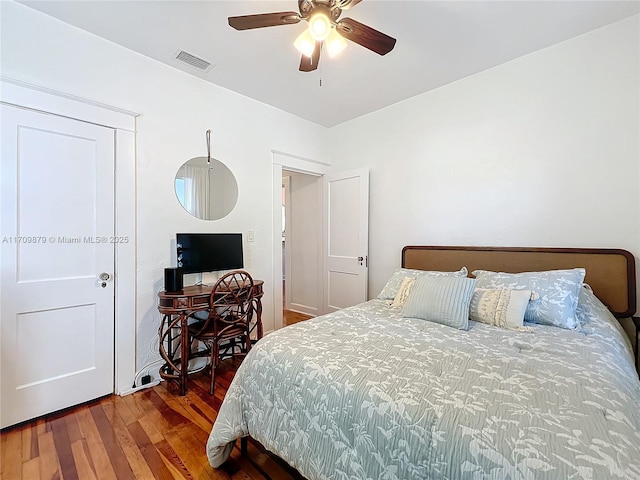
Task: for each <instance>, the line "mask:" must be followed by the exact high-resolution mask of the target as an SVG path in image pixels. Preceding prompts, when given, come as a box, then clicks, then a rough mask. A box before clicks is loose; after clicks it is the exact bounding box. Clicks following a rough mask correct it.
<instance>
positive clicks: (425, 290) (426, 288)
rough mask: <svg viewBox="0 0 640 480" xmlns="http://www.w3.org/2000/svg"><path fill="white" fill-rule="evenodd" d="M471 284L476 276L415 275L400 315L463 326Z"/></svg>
mask: <svg viewBox="0 0 640 480" xmlns="http://www.w3.org/2000/svg"><path fill="white" fill-rule="evenodd" d="M475 286H476V280H475V279H473V278H465V277H418V278H416V282H415V284H414V286H413V289H412V290H411V294H410V295H409V298H407V302H406V303H405V305H404V308H403V310H402V316H403V317H413V318H421V319H423V320H428V321H430V322H436V323H441V324H443V325H448V326H449V327H454V328H459V329H461V330H467V329H468V328H469V303H470V302H471V296H472V295H473V290H474V288H475Z"/></svg>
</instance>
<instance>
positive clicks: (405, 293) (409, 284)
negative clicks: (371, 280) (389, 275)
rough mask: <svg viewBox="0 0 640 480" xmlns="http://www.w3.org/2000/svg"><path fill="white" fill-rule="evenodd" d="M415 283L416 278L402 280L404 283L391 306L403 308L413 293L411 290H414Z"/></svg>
mask: <svg viewBox="0 0 640 480" xmlns="http://www.w3.org/2000/svg"><path fill="white" fill-rule="evenodd" d="M415 283H416V279H415V278H411V277H404V278H403V279H402V283H401V284H400V289H399V290H398V293H396V298H394V299H393V302H392V303H391V306H392V307H402V306H403V305H404V304H405V302H406V301H407V298H408V297H409V294H410V293H411V290H412V289H413V285H414V284H415Z"/></svg>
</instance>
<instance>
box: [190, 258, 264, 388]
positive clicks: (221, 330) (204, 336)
mask: <svg viewBox="0 0 640 480" xmlns="http://www.w3.org/2000/svg"><path fill="white" fill-rule="evenodd" d="M252 316H253V278H251V275H249V273H248V272H245V271H244V270H235V271H232V272H229V273H227V274H226V275H224V276H222V277H220V279H218V281H217V282H216V284H215V285H214V286H213V290H212V291H211V295H210V296H209V309H208V316H207V318H206V319H204V320H201V319H198V318H197V317H195V316H194V317H192V318H194V319H195V320H196V322H195V323H192V324H191V325H189V337H190V338H191V339H195V340H198V341H200V342H202V343H204V344H205V345H207V347H208V349H209V350H208V353H209V354H210V367H211V389H210V393H211V394H212V395H213V390H214V385H215V381H216V369H217V367H218V364H219V363H220V357H221V355H220V345H221V344H224V345H225V346H226V349H225V350H223V351H224V352H226V353H229V351H230V354H231V355H242V356H244V355H246V354H247V353H248V352H249V350H250V349H251V338H250V336H249V335H250V324H251V318H252ZM238 340H240V341H241V342H240V343H239V344H238V343H236V342H237V341H238ZM238 346H239V347H240V351H239V352H237V353H236V347H238Z"/></svg>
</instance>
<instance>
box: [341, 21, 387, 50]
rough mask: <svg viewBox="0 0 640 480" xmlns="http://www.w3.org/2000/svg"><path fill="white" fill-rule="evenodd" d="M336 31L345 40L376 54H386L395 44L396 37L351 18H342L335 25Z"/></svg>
mask: <svg viewBox="0 0 640 480" xmlns="http://www.w3.org/2000/svg"><path fill="white" fill-rule="evenodd" d="M336 29H337V30H338V33H340V35H342V36H343V37H344V38H346V39H347V40H351V41H352V42H355V43H357V44H359V45H362V46H363V47H365V48H368V49H369V50H371V51H373V52H376V53H377V54H378V55H386V54H387V53H389V52H390V51H391V50H393V47H394V46H395V44H396V39H395V38H393V37H390V36H389V35H385V34H384V33H382V32H379V31H378V30H375V29H373V28H371V27H369V26H367V25H365V24H363V23H360V22H356V21H355V20H354V19H352V18H343V19H342V20H340V21H339V22H338V24H337V26H336Z"/></svg>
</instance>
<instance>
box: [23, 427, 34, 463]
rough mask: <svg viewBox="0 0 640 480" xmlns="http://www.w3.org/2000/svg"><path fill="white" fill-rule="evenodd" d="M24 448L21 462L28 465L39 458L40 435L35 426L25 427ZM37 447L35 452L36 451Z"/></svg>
mask: <svg viewBox="0 0 640 480" xmlns="http://www.w3.org/2000/svg"><path fill="white" fill-rule="evenodd" d="M21 442H22V447H21V452H20V453H21V457H22V458H21V462H22V463H26V462H28V461H29V460H31V459H32V458H35V457H37V456H38V451H37V446H38V434H37V432H36V430H35V428H34V425H30V426H29V427H28V428H27V426H26V425H25V428H24V429H22V438H21ZM34 445H35V450H34Z"/></svg>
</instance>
